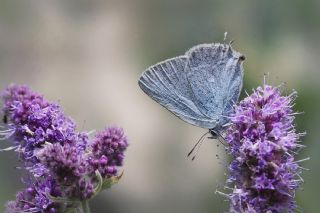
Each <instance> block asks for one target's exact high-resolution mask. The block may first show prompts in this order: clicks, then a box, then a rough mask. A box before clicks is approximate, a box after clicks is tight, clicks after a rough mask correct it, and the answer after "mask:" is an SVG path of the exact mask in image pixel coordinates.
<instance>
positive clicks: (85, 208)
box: [81, 200, 90, 213]
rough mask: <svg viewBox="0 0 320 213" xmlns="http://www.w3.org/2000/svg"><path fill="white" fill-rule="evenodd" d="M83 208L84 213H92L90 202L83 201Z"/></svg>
mask: <svg viewBox="0 0 320 213" xmlns="http://www.w3.org/2000/svg"><path fill="white" fill-rule="evenodd" d="M81 208H82V212H83V213H90V207H89V201H88V200H84V201H82V202H81Z"/></svg>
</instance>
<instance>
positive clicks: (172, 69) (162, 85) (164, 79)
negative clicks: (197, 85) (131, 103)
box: [139, 56, 216, 128]
mask: <svg viewBox="0 0 320 213" xmlns="http://www.w3.org/2000/svg"><path fill="white" fill-rule="evenodd" d="M186 63H187V57H185V56H180V57H176V58H172V59H169V60H166V61H163V62H160V63H158V64H156V65H154V66H151V67H149V68H148V69H147V70H146V71H145V72H144V73H143V74H142V76H141V77H140V79H139V86H140V87H141V89H142V90H143V91H144V92H145V93H146V94H147V95H149V96H150V97H151V98H152V99H154V100H155V101H156V102H158V103H160V104H161V105H162V106H164V107H165V108H167V109H168V110H169V111H171V112H172V113H174V114H175V115H176V116H178V117H180V118H181V119H182V120H184V121H186V122H188V123H190V124H193V125H196V126H200V127H203V128H212V127H214V126H215V125H216V124H215V121H214V120H212V119H211V118H209V117H207V116H205V115H203V113H202V112H201V111H200V110H199V109H198V107H197V106H196V105H195V103H194V102H195V97H194V94H193V91H192V90H191V87H190V84H189V81H188V79H187V74H186V70H185V67H186Z"/></svg>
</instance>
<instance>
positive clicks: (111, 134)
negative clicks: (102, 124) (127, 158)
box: [90, 127, 128, 177]
mask: <svg viewBox="0 0 320 213" xmlns="http://www.w3.org/2000/svg"><path fill="white" fill-rule="evenodd" d="M127 147H128V141H127V138H126V136H125V135H124V133H123V130H122V129H121V128H118V127H110V128H106V129H105V130H104V131H101V132H98V133H97V134H96V136H95V138H94V140H93V142H92V144H91V149H92V156H91V158H90V163H91V165H92V166H93V167H94V169H98V170H99V172H100V173H101V175H102V177H108V176H113V175H117V174H118V169H117V167H119V166H122V164H123V159H124V151H125V150H126V149H127Z"/></svg>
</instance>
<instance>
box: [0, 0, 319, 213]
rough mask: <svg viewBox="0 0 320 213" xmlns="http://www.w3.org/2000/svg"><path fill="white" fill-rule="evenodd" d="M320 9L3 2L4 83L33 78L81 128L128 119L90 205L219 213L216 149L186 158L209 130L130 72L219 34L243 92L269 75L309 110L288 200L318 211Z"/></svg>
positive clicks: (11, 163) (141, 1)
mask: <svg viewBox="0 0 320 213" xmlns="http://www.w3.org/2000/svg"><path fill="white" fill-rule="evenodd" d="M319 11H320V1H319V0H308V1H301V0H285V1H275V0H270V1H256V0H246V1H239V0H229V1H227V0H220V1H210V0H198V1H194V0H186V1H182V0H179V1H178V0H161V1H152V0H109V1H93V0H92V1H85V0H68V1H62V0H61V1H58V0H56V1H35V0H29V1H18V0H17V1H16V0H7V1H3V0H1V1H0V87H1V88H4V87H5V86H6V85H7V84H9V83H11V82H15V83H23V84H27V85H29V86H31V87H32V88H33V89H34V90H36V91H39V92H41V93H43V94H44V95H45V97H46V98H48V99H49V100H51V101H57V102H59V103H60V104H61V105H62V106H63V108H64V109H65V112H66V113H67V114H68V115H70V116H71V117H72V118H73V119H74V120H75V121H77V123H78V128H79V130H82V129H87V130H91V129H96V130H99V129H102V128H104V127H105V126H106V125H108V124H118V125H121V126H123V127H124V129H125V131H126V133H127V135H128V137H129V139H130V144H131V145H130V147H129V149H128V151H127V155H126V159H125V166H124V171H125V174H124V177H123V179H122V180H121V181H120V183H119V184H117V185H115V186H114V187H113V188H112V189H111V190H108V191H106V192H104V193H102V194H101V195H99V196H98V197H97V198H95V199H94V200H93V201H91V207H92V211H93V212H94V213H103V212H112V213H128V212H131V213H144V212H146V213H150V212H152V213H163V212H184V213H194V212H199V213H200V212H201V213H213V212H217V213H219V212H225V211H227V210H228V203H227V202H225V201H224V198H223V197H221V196H219V195H216V194H215V190H216V188H217V187H218V188H219V187H220V188H221V185H223V184H224V180H225V176H224V173H225V172H226V169H225V166H224V165H223V163H220V161H222V162H227V156H226V155H225V153H224V151H223V148H222V147H221V146H220V147H218V146H217V142H216V141H213V140H209V141H208V142H206V143H205V144H204V145H203V146H202V148H201V150H200V154H199V155H198V158H197V159H196V160H195V161H194V162H191V161H190V160H189V159H187V158H186V153H187V152H188V151H189V150H190V149H191V148H192V146H193V144H194V143H195V142H196V141H197V140H198V139H199V137H200V136H201V135H202V134H203V133H204V132H205V131H206V130H203V129H200V128H196V127H193V126H191V125H188V124H186V123H184V122H183V121H180V120H179V119H177V118H176V117H174V116H173V115H171V114H170V113H168V112H167V111H166V110H165V109H163V108H162V107H161V106H160V105H158V104H155V103H154V102H153V101H152V100H151V99H150V98H148V97H147V96H146V95H145V94H144V93H143V92H142V91H141V90H140V89H139V87H138V85H137V79H138V78H139V76H140V74H141V73H142V71H143V70H144V69H145V68H146V67H148V66H149V65H152V64H154V63H156V62H158V61H160V60H164V59H166V58H170V57H174V56H176V55H180V54H183V53H184V52H185V51H186V50H187V49H188V48H190V47H192V46H193V45H196V44H199V43H208V42H223V34H224V32H225V31H227V32H228V38H229V39H235V43H234V45H233V47H234V48H235V49H236V50H238V51H240V52H242V53H243V54H245V55H246V58H247V60H246V61H245V63H244V68H245V83H244V89H246V90H247V91H251V88H253V87H256V86H258V85H261V84H262V81H263V73H270V75H269V83H271V84H273V85H278V84H280V83H281V82H286V83H287V89H288V90H291V89H295V90H297V91H298V94H299V98H298V99H297V104H296V106H295V108H296V110H297V111H304V112H305V114H304V115H300V116H299V117H298V118H297V120H296V123H297V128H298V130H299V131H301V132H302V131H307V133H308V134H307V136H306V137H304V138H303V143H304V144H305V145H307V148H306V149H304V150H303V151H302V152H301V153H300V155H299V156H297V158H298V159H302V158H304V157H307V156H310V157H311V160H310V161H308V162H304V163H303V166H305V167H307V168H309V169H310V171H306V172H305V173H304V174H303V177H304V179H305V183H304V185H303V186H302V188H301V189H302V190H299V191H298V192H297V195H296V200H297V202H298V204H299V206H300V207H301V208H302V209H304V210H305V212H308V213H310V212H320V202H319V201H318V200H319V195H320V184H319V180H320V166H319V163H320V154H317V153H318V152H319V151H320V143H319V140H318V138H319V137H320V131H319V130H320V128H319V124H317V123H316V122H317V121H319V118H320V116H319V109H320V96H319V89H320V84H319V80H320V75H319V74H320V71H319V66H320V57H319V56H320V39H319V38H320V12H319ZM1 143H2V144H1V146H0V147H2V148H3V147H6V143H5V142H1ZM216 154H218V155H219V156H220V158H221V160H218V159H216ZM15 159H16V155H15V153H13V152H5V153H1V154H0V168H1V169H0V180H1V181H0V212H3V206H4V204H5V202H6V201H7V200H9V199H14V196H15V192H16V191H17V190H19V189H21V187H22V185H21V183H20V175H21V173H20V171H19V170H17V169H15V166H17V165H18V164H17V162H16V160H15Z"/></svg>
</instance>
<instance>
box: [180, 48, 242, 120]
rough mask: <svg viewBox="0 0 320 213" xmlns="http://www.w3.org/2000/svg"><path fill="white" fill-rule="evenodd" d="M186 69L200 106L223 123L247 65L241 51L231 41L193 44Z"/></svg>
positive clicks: (204, 111) (239, 87)
mask: <svg viewBox="0 0 320 213" xmlns="http://www.w3.org/2000/svg"><path fill="white" fill-rule="evenodd" d="M186 56H187V57H188V61H187V65H186V72H187V78H188V81H189V83H190V87H191V88H192V91H193V94H194V97H195V99H196V100H195V104H196V106H197V107H198V109H199V110H200V111H201V112H202V113H203V114H205V115H206V116H208V117H210V118H212V119H218V120H219V125H223V124H225V123H226V122H227V119H226V116H228V115H229V114H230V112H231V111H232V105H233V104H234V103H236V102H237V99H238V97H239V94H240V91H241V87H242V78H243V69H242V58H241V54H240V53H238V52H236V51H234V50H233V49H232V47H231V46H230V45H227V44H201V45H198V46H195V47H193V48H191V49H190V50H189V51H188V52H187V53H186Z"/></svg>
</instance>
